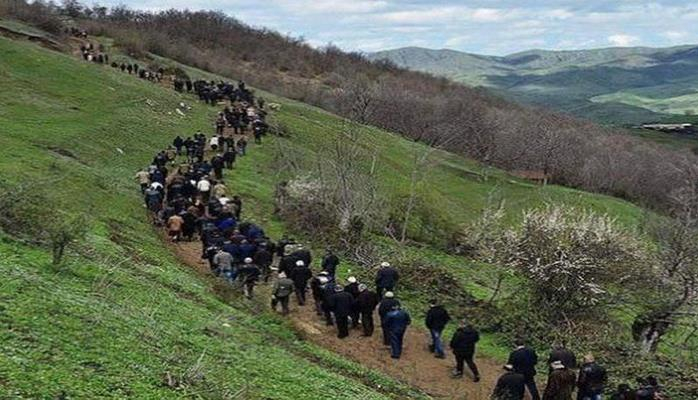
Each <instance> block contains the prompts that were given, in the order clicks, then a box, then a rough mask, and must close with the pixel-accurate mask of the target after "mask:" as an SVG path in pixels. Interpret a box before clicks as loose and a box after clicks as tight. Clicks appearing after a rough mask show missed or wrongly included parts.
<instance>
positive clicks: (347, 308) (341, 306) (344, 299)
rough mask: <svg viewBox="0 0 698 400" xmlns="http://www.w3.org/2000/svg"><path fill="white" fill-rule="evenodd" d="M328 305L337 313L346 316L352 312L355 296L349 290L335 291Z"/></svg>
mask: <svg viewBox="0 0 698 400" xmlns="http://www.w3.org/2000/svg"><path fill="white" fill-rule="evenodd" d="M327 306H328V308H329V309H330V310H331V311H332V312H334V313H335V315H337V316H342V317H344V316H347V315H349V314H351V311H352V309H353V307H354V297H353V296H352V295H351V294H349V293H347V292H335V294H333V295H332V296H330V298H329V302H328V304H327Z"/></svg>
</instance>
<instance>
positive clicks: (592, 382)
mask: <svg viewBox="0 0 698 400" xmlns="http://www.w3.org/2000/svg"><path fill="white" fill-rule="evenodd" d="M606 379H607V376H606V370H605V369H604V368H603V367H602V366H600V365H599V364H597V363H596V361H595V360H594V356H593V355H592V354H587V355H586V356H584V363H583V364H582V366H581V368H580V369H579V379H578V380H577V388H578V389H579V391H578V392H577V399H578V400H600V399H601V395H603V391H604V387H605V386H606Z"/></svg>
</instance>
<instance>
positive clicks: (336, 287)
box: [334, 285, 344, 292]
mask: <svg viewBox="0 0 698 400" xmlns="http://www.w3.org/2000/svg"><path fill="white" fill-rule="evenodd" d="M343 290H344V288H343V287H342V285H337V286H335V287H334V291H335V292H341V291H343Z"/></svg>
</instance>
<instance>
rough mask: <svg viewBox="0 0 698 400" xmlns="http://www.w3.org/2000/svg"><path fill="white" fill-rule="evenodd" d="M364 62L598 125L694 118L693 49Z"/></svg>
mask: <svg viewBox="0 0 698 400" xmlns="http://www.w3.org/2000/svg"><path fill="white" fill-rule="evenodd" d="M370 58H371V59H376V60H379V59H386V60H390V61H391V62H394V63H395V64H397V65H399V66H401V67H405V68H409V69H411V70H415V71H423V72H428V73H432V74H436V75H439V76H445V77H448V78H450V79H453V80H455V81H458V82H463V83H466V84H468V85H473V86H485V87H488V88H492V89H494V90H495V91H498V92H500V93H502V95H503V96H506V97H509V98H513V99H516V100H519V101H523V102H525V103H529V104H536V105H541V106H546V107H550V108H553V109H556V110H560V111H563V112H568V113H571V114H573V115H578V116H580V117H585V118H590V119H593V120H596V121H599V122H603V123H611V124H616V125H625V124H639V123H643V122H650V121H656V120H660V119H663V118H665V117H666V114H688V113H695V112H696V108H695V105H694V104H693V103H692V102H691V99H692V98H693V97H695V95H696V89H695V87H696V84H697V83H698V74H697V73H696V72H695V71H696V68H695V66H696V65H697V64H698V49H697V48H696V47H695V46H677V47H670V48H646V47H629V48H606V49H593V50H577V51H545V50H531V51H526V52H521V53H516V54H511V55H507V56H504V57H496V56H482V55H476V54H468V53H463V52H459V51H454V50H431V49H423V48H417V47H407V48H401V49H395V50H386V51H381V52H377V53H373V54H371V55H370Z"/></svg>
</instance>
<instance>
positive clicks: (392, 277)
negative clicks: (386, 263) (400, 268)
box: [376, 267, 400, 288]
mask: <svg viewBox="0 0 698 400" xmlns="http://www.w3.org/2000/svg"><path fill="white" fill-rule="evenodd" d="M399 278H400V276H399V274H398V273H397V270H396V269H395V268H393V267H385V268H381V269H379V270H378V273H377V274H376V286H378V287H382V288H390V287H394V286H395V284H396V283H397V281H398V279H399Z"/></svg>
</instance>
